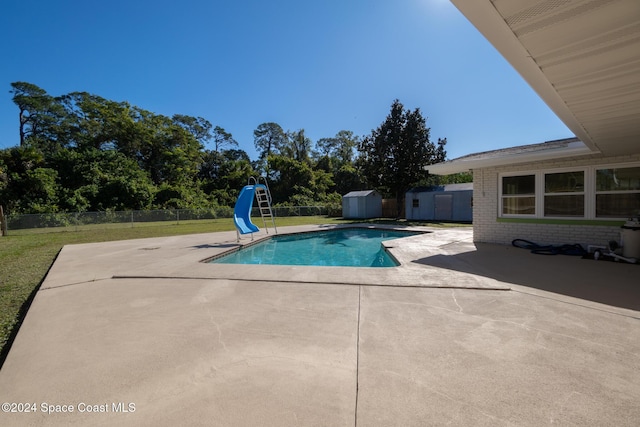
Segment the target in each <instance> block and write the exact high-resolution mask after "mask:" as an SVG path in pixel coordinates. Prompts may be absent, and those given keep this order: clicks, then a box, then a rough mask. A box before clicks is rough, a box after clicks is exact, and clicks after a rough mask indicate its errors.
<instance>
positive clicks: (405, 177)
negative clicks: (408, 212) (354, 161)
mask: <svg viewBox="0 0 640 427" xmlns="http://www.w3.org/2000/svg"><path fill="white" fill-rule="evenodd" d="M429 133H430V129H429V128H428V127H426V120H425V118H424V117H423V116H422V113H421V112H420V109H419V108H416V109H415V110H413V111H410V110H408V111H406V110H405V108H404V106H403V105H402V104H401V103H400V101H399V100H397V99H396V100H395V101H394V102H393V104H392V105H391V112H390V113H389V115H388V116H387V118H386V119H385V121H384V122H383V123H382V124H381V125H380V126H379V127H378V128H377V129H375V130H373V131H372V132H371V135H368V136H366V137H365V138H363V139H362V141H361V142H360V145H359V151H360V157H359V159H358V165H359V167H360V168H361V170H362V173H363V175H364V177H365V178H366V180H367V182H368V183H369V184H370V185H372V186H373V187H374V188H377V189H378V190H381V191H382V192H383V193H386V194H388V195H392V196H394V197H395V198H396V201H397V206H398V211H397V215H398V217H400V216H401V213H402V206H404V204H403V200H404V194H405V193H406V191H407V190H408V189H409V188H410V187H411V186H412V185H414V184H416V183H417V182H419V181H420V180H421V179H423V178H425V177H426V172H425V171H424V167H425V166H426V165H429V164H432V163H435V162H437V161H439V160H440V158H442V159H444V157H446V152H445V151H444V143H446V139H445V140H442V139H441V140H439V141H438V142H439V147H436V146H435V145H434V144H433V143H432V142H431V141H430V140H429ZM443 141H444V142H443Z"/></svg>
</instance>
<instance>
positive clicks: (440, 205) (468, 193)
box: [405, 182, 473, 222]
mask: <svg viewBox="0 0 640 427" xmlns="http://www.w3.org/2000/svg"><path fill="white" fill-rule="evenodd" d="M405 203H406V213H407V215H406V216H407V219H413V220H416V219H417V220H430V221H456V222H471V221H473V183H472V182H468V183H464V184H446V185H439V186H435V187H417V188H412V189H411V190H409V191H407V194H406V197H405Z"/></svg>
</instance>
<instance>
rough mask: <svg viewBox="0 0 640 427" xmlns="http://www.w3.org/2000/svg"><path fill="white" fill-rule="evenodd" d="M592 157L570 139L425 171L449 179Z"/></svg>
mask: <svg viewBox="0 0 640 427" xmlns="http://www.w3.org/2000/svg"><path fill="white" fill-rule="evenodd" d="M593 154H594V152H593V151H592V150H591V149H590V148H589V147H587V146H586V145H585V144H583V143H582V141H579V140H575V139H572V140H570V141H566V142H565V141H554V142H551V143H543V144H533V145H526V146H521V147H514V148H509V149H504V150H495V151H488V152H485V153H477V154H472V155H469V156H465V157H461V158H458V159H455V160H450V161H448V162H443V163H436V164H433V165H428V166H426V167H425V169H426V170H427V171H428V172H429V174H431V175H451V174H453V173H460V172H468V171H470V170H473V169H482V168H490V167H497V166H507V165H516V164H523V163H533V162H543V161H548V160H555V159H563V158H568V157H579V156H587V155H593Z"/></svg>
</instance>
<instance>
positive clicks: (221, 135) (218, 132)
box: [213, 126, 238, 153]
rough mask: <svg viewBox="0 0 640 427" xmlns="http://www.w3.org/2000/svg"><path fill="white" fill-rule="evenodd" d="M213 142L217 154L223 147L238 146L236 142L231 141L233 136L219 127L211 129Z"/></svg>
mask: <svg viewBox="0 0 640 427" xmlns="http://www.w3.org/2000/svg"><path fill="white" fill-rule="evenodd" d="M213 142H214V144H215V151H217V152H218V153H219V152H220V151H221V150H222V148H223V147H237V146H238V141H236V140H235V139H233V136H232V135H231V134H230V133H229V132H227V131H226V130H224V129H223V128H221V127H220V126H216V127H215V128H214V129H213Z"/></svg>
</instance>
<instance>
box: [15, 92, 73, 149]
mask: <svg viewBox="0 0 640 427" xmlns="http://www.w3.org/2000/svg"><path fill="white" fill-rule="evenodd" d="M11 87H12V89H11V91H10V93H12V94H13V102H14V103H15V104H16V105H17V106H18V119H19V120H18V123H19V130H18V131H19V135H20V145H21V146H24V145H26V144H27V143H28V142H31V143H32V145H41V146H43V147H44V146H45V145H46V146H48V147H49V149H47V150H45V151H49V152H51V151H54V149H55V147H54V148H51V147H52V146H54V145H55V144H53V143H55V142H57V138H56V136H55V135H56V134H57V129H58V128H57V125H58V123H59V121H60V118H61V116H63V115H64V108H63V107H62V105H61V104H60V102H59V99H56V98H54V97H52V96H51V95H49V94H47V92H46V91H45V90H44V89H41V88H40V87H38V86H36V85H34V84H32V83H26V82H14V83H11Z"/></svg>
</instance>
